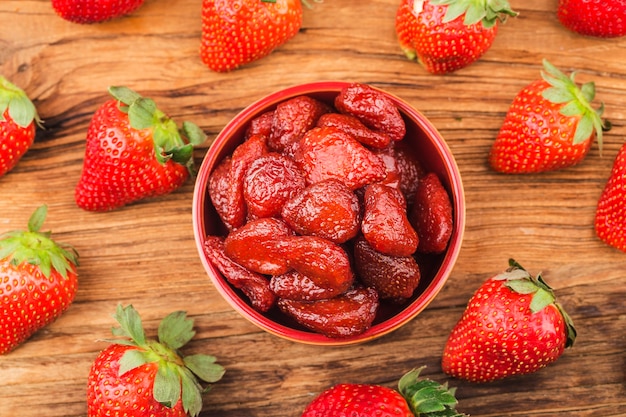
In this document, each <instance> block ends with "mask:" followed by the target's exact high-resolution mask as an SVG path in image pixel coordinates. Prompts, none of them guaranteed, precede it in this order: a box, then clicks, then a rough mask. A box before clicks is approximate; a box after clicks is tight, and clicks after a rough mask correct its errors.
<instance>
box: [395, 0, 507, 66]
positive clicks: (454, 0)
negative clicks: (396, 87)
mask: <svg viewBox="0 0 626 417" xmlns="http://www.w3.org/2000/svg"><path fill="white" fill-rule="evenodd" d="M516 15H517V13H516V12H514V11H513V10H511V7H510V6H509V3H508V1H506V0H401V2H400V6H399V8H398V11H397V13H396V34H397V36H398V41H399V43H400V47H401V48H402V50H403V51H404V53H405V55H406V56H407V58H409V59H410V60H415V59H417V61H418V62H419V63H420V64H422V65H423V66H424V68H425V69H426V70H427V71H428V72H431V73H433V74H445V73H450V72H454V71H456V70H459V69H461V68H464V67H466V66H468V65H470V64H471V63H473V62H475V61H476V60H478V59H479V58H480V57H481V56H482V55H483V54H484V53H485V52H487V50H488V49H489V48H490V47H491V45H492V44H493V41H494V39H495V37H496V34H497V32H498V24H499V22H500V21H504V20H505V19H506V17H507V16H516Z"/></svg>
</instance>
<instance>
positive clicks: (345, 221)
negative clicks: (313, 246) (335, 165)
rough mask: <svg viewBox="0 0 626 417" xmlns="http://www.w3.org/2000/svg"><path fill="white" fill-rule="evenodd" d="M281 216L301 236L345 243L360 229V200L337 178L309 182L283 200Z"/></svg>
mask: <svg viewBox="0 0 626 417" xmlns="http://www.w3.org/2000/svg"><path fill="white" fill-rule="evenodd" d="M281 215H282V218H283V220H284V221H285V222H287V224H288V225H289V227H291V228H292V229H293V230H294V231H295V232H296V233H298V234H300V235H311V236H319V237H323V238H325V239H328V240H330V241H331V242H334V243H344V242H346V241H348V240H349V239H352V238H353V237H355V236H356V234H357V233H358V232H359V226H360V209H359V200H358V198H357V196H356V195H355V194H354V192H353V191H352V190H351V189H349V188H348V187H347V186H346V185H345V184H344V183H342V182H341V181H337V180H333V179H330V180H325V181H320V182H318V183H315V184H312V185H310V186H308V187H307V188H305V189H304V190H302V192H300V193H299V194H296V195H295V196H294V197H292V198H291V199H290V200H289V201H287V202H286V203H285V205H284V206H283V209H282V211H281Z"/></svg>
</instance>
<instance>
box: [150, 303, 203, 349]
mask: <svg viewBox="0 0 626 417" xmlns="http://www.w3.org/2000/svg"><path fill="white" fill-rule="evenodd" d="M195 334H196V332H195V331H194V330H193V320H191V319H188V318H187V313H186V312H184V311H176V312H174V313H170V314H168V315H167V316H166V317H165V318H164V319H163V320H162V321H161V323H160V324H159V330H158V338H159V341H160V342H161V343H163V344H164V345H166V346H167V347H169V348H170V349H174V350H176V349H180V348H181V347H183V346H184V345H186V344H187V342H189V341H190V340H191V339H192V338H193V337H194V336H195Z"/></svg>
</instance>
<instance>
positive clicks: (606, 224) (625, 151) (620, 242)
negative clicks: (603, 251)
mask: <svg viewBox="0 0 626 417" xmlns="http://www.w3.org/2000/svg"><path fill="white" fill-rule="evenodd" d="M625 202H626V144H625V145H622V147H621V148H620V150H619V152H618V154H617V156H616V157H615V161H614V162H613V168H612V170H611V175H610V176H609V179H608V181H607V183H606V185H605V187H604V190H603V191H602V195H601V196H600V199H599V200H598V207H597V209H596V218H595V230H596V234H597V235H598V237H599V238H600V239H602V240H603V241H604V242H606V243H607V244H609V245H611V246H613V247H615V248H617V249H619V250H621V251H622V252H626V204H625Z"/></svg>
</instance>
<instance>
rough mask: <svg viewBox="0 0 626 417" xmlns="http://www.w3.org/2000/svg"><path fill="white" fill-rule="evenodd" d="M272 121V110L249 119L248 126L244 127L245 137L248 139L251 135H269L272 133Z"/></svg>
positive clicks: (267, 136)
mask: <svg viewBox="0 0 626 417" xmlns="http://www.w3.org/2000/svg"><path fill="white" fill-rule="evenodd" d="M273 121H274V112H273V111H268V112H265V113H263V114H262V115H260V116H257V117H255V118H254V119H252V120H250V123H249V124H248V128H247V129H246V134H245V138H246V139H248V138H250V137H251V136H256V135H261V136H264V137H266V138H269V137H270V134H271V133H272V123H273Z"/></svg>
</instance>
